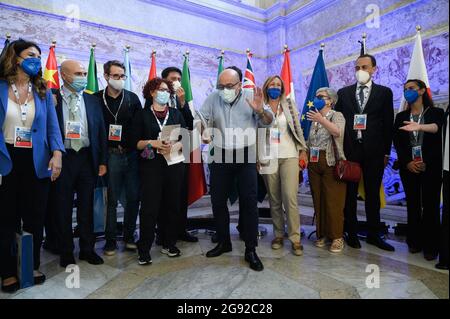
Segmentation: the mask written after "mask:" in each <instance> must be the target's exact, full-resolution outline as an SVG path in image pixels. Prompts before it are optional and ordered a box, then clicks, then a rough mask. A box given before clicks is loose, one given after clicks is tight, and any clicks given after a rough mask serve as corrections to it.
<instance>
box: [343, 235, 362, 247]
mask: <svg viewBox="0 0 450 319" xmlns="http://www.w3.org/2000/svg"><path fill="white" fill-rule="evenodd" d="M345 241H346V242H347V246H349V247H352V248H354V249H361V243H360V242H359V239H358V236H357V235H346V236H345Z"/></svg>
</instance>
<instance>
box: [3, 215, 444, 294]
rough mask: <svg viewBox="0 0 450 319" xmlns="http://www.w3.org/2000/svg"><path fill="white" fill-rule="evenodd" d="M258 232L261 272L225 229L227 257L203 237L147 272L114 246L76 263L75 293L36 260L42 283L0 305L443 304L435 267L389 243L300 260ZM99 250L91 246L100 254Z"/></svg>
mask: <svg viewBox="0 0 450 319" xmlns="http://www.w3.org/2000/svg"><path fill="white" fill-rule="evenodd" d="M265 227H267V229H268V235H267V236H265V237H264V238H262V239H261V240H260V243H259V247H258V253H259V256H260V257H261V259H262V261H263V263H264V266H265V269H264V271H262V272H254V271H252V270H250V269H249V268H248V267H247V264H246V263H245V261H244V259H243V252H244V244H243V243H242V242H241V241H240V240H239V237H238V235H237V232H236V230H235V224H232V225H231V226H230V229H231V231H232V239H233V251H232V252H231V253H227V254H224V255H222V256H220V257H217V258H206V257H205V253H206V252H207V251H208V250H209V249H211V248H212V247H214V244H212V243H211V241H210V237H209V235H208V234H206V233H205V232H203V231H201V232H200V233H199V234H198V237H199V238H200V241H199V242H198V243H195V244H191V243H180V244H179V248H180V249H181V251H182V256H181V257H179V258H174V259H171V258H169V257H167V256H165V255H162V254H161V253H160V252H159V249H160V247H153V249H152V258H153V264H152V265H150V266H139V265H138V264H137V259H136V258H137V257H136V255H135V254H133V253H130V252H124V251H123V247H122V246H120V252H119V253H118V254H116V255H115V256H113V257H104V259H105V264H104V265H101V266H92V265H89V264H87V263H86V262H79V263H78V266H79V274H80V286H79V288H67V286H66V283H67V282H69V284H70V282H72V281H70V280H69V279H70V278H69V277H68V276H70V275H71V273H68V272H65V270H64V269H62V268H60V267H59V265H58V257H57V256H54V255H51V254H49V253H47V252H43V265H42V267H41V270H42V271H43V272H44V273H45V274H46V275H47V277H48V280H47V282H46V283H45V284H44V285H42V286H36V287H32V288H28V289H24V290H21V291H19V292H18V293H16V294H15V295H5V294H1V293H0V298H17V299H23V298H49V299H60V298H94V299H95V298H139V299H142V298H173V299H191V298H192V299H197V298H225V299H227V298H252V299H259V298H269V299H273V298H287V299H291V298H295V299H301V298H314V299H317V298H339V299H353V298H357V299H358V298H364V299H374V298H383V299H384V298H395V299H403V298H408V299H409V298H419V299H436V298H441V299H442V298H444V299H448V298H449V275H448V272H445V271H439V270H436V269H434V264H435V262H427V261H425V260H424V259H423V257H422V256H421V255H420V254H418V255H411V254H409V253H408V252H407V247H406V245H405V244H404V243H401V242H397V241H394V240H391V241H390V242H391V243H392V244H393V245H394V246H395V247H396V249H397V251H396V252H395V253H389V252H383V251H380V250H378V249H377V248H375V247H372V246H368V245H366V244H365V243H364V242H363V248H362V249H361V250H354V249H351V248H348V247H346V248H345V250H344V252H343V253H342V254H337V255H336V254H332V253H330V252H328V250H326V248H322V249H321V248H316V247H315V246H314V245H313V241H312V240H308V239H306V238H305V239H304V240H303V244H304V246H305V254H304V256H302V257H297V256H294V255H292V253H291V252H290V244H289V243H288V242H287V241H286V242H285V247H284V249H281V250H277V251H274V250H272V249H271V248H270V241H271V239H272V235H271V226H270V225H265ZM304 229H305V231H306V234H307V235H308V234H309V233H310V232H312V231H313V230H314V228H313V227H312V226H304ZM103 244H104V242H102V241H99V242H98V243H97V248H98V252H99V253H101V247H102V246H103ZM368 266H369V268H368ZM373 269H378V270H379V277H378V278H379V287H368V286H367V284H366V282H367V281H368V282H369V284H370V283H372V284H376V283H377V280H375V281H373V280H370V278H371V277H369V279H368V276H369V275H371V274H372V275H373V274H375V273H373ZM367 271H368V272H367Z"/></svg>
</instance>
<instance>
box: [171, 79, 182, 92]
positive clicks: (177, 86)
mask: <svg viewBox="0 0 450 319" xmlns="http://www.w3.org/2000/svg"><path fill="white" fill-rule="evenodd" d="M172 85H173V90H174V91H175V92H176V91H178V89H179V88H180V87H181V83H180V81H174V82H172Z"/></svg>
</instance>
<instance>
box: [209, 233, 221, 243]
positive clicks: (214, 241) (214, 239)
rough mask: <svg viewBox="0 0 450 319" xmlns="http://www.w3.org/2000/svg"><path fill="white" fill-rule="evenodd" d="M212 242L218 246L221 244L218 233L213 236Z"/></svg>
mask: <svg viewBox="0 0 450 319" xmlns="http://www.w3.org/2000/svg"><path fill="white" fill-rule="evenodd" d="M211 242H212V243H213V244H217V243H218V242H219V236H218V235H217V233H214V234H212V235H211Z"/></svg>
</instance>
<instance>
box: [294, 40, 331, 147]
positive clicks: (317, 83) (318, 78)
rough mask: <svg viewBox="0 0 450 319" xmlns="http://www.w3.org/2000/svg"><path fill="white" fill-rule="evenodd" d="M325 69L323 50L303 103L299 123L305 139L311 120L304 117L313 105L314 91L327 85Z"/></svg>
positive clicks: (307, 135)
mask: <svg viewBox="0 0 450 319" xmlns="http://www.w3.org/2000/svg"><path fill="white" fill-rule="evenodd" d="M328 86H329V84H328V77H327V71H326V70H325V62H324V61H323V50H322V49H321V50H320V51H319V56H318V57H317V61H316V65H315V66H314V72H313V74H312V77H311V83H310V85H309V89H308V94H307V95H306V99H305V104H304V105H303V111H302V118H301V121H300V123H301V125H302V129H303V135H304V137H305V140H307V139H308V137H309V130H310V128H311V121H309V120H308V119H307V118H306V113H308V111H309V109H310V108H312V107H313V106H314V104H313V101H314V98H315V97H316V91H317V90H318V89H320V88H321V87H328Z"/></svg>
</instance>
